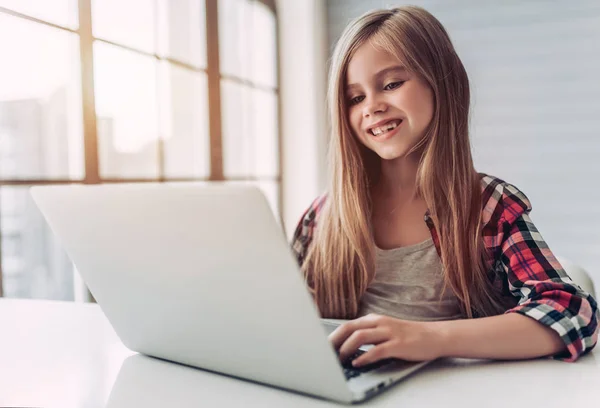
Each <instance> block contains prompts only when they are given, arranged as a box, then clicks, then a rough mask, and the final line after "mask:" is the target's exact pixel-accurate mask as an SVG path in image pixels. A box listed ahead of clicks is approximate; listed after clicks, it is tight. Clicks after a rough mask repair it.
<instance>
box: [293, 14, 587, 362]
mask: <svg viewBox="0 0 600 408" xmlns="http://www.w3.org/2000/svg"><path fill="white" fill-rule="evenodd" d="M329 103H330V115H331V124H332V137H331V142H330V150H329V152H330V157H329V160H330V164H331V182H330V186H329V188H328V191H327V193H326V194H325V195H324V196H322V197H319V198H317V199H316V200H315V201H314V202H313V203H312V205H311V206H310V207H309V208H308V210H307V211H306V212H305V214H304V215H303V217H302V220H301V221H300V224H299V225H298V227H297V229H296V232H295V234H294V240H293V242H292V248H293V251H294V253H295V255H296V257H297V259H298V262H299V264H300V265H301V268H302V271H303V273H304V276H305V278H306V282H307V285H308V287H309V288H310V290H311V292H312V294H313V296H314V299H315V302H316V304H317V306H318V308H319V310H320V312H321V315H322V316H323V317H330V318H342V319H354V320H351V321H349V322H347V323H345V324H343V325H342V326H340V327H339V328H338V329H337V330H336V331H334V332H333V333H332V334H331V335H330V340H331V341H332V343H333V345H334V346H335V347H336V348H337V349H338V350H339V353H340V358H341V359H345V358H347V357H349V356H350V355H352V354H353V353H354V352H355V351H356V350H357V349H358V348H359V347H360V346H361V345H363V344H374V345H375V346H374V347H373V348H371V349H370V350H369V351H367V352H366V353H365V354H363V355H362V356H360V357H359V358H357V359H355V360H354V362H353V364H354V365H355V366H362V365H365V364H369V363H372V362H375V361H377V360H380V359H384V358H389V357H396V358H401V359H405V360H431V359H435V358H438V357H446V356H447V357H468V358H469V357H470V358H492V359H525V358H533V357H541V356H550V355H552V356H554V357H556V358H560V359H563V360H567V361H575V360H576V359H577V358H578V357H579V356H581V355H582V354H584V353H586V352H588V351H589V350H591V349H592V348H593V347H594V346H595V344H596V341H597V337H598V325H597V319H598V315H597V313H598V312H597V305H596V301H595V300H594V299H593V298H592V297H591V296H590V295H589V294H588V293H585V292H584V291H583V290H582V289H581V288H580V287H579V286H577V285H576V284H575V283H574V282H573V281H572V280H571V279H570V278H569V277H568V276H567V274H566V273H565V271H564V270H563V268H562V267H561V265H560V264H559V263H558V261H557V260H556V258H555V257H554V255H553V254H552V252H551V251H550V250H549V249H548V246H547V245H546V243H545V242H544V240H543V239H542V237H541V235H540V234H539V232H538V231H537V229H536V227H535V226H534V225H533V223H532V222H531V219H530V218H529V212H530V210H531V205H530V203H529V200H528V199H527V197H526V196H525V195H524V194H523V193H522V192H521V191H520V190H519V189H517V188H516V187H515V186H513V185H511V184H508V183H506V182H504V181H502V180H500V179H498V178H495V177H492V176H488V175H485V174H478V173H477V172H476V171H475V169H474V167H473V160H472V156H471V150H470V146H469V137H468V113H469V82H468V78H467V74H466V72H465V69H464V67H463V65H462V63H461V61H460V59H459V57H458V56H457V55H456V52H455V51H454V48H453V46H452V43H451V41H450V39H449V37H448V34H447V33H446V31H445V30H444V28H443V27H442V25H441V24H440V22H439V21H438V20H437V19H436V18H435V17H433V16H432V15H431V14H429V13H428V12H427V11H425V10H423V9H421V8H418V7H402V8H395V9H391V10H378V11H373V12H370V13H367V14H365V15H363V16H362V17H360V18H358V19H357V20H355V21H354V22H352V23H351V24H350V25H349V26H348V27H347V28H346V30H345V31H344V33H343V34H342V37H341V39H340V40H339V42H338V44H337V46H336V49H335V51H334V55H333V60H332V66H331V72H330V78H329Z"/></svg>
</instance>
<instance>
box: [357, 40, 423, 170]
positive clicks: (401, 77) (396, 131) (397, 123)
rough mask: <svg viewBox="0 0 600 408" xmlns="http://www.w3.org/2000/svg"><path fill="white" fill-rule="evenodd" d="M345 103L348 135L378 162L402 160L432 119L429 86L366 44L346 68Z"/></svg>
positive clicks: (388, 55)
mask: <svg viewBox="0 0 600 408" xmlns="http://www.w3.org/2000/svg"><path fill="white" fill-rule="evenodd" d="M346 100H347V106H348V120H349V121H350V126H351V128H352V131H353V132H354V135H355V136H356V137H357V138H358V139H359V140H360V141H361V143H362V144H364V145H365V146H366V147H367V148H369V149H371V150H372V151H374V152H375V153H377V155H379V157H381V158H382V159H384V160H393V159H397V158H399V157H404V156H406V154H407V153H408V152H409V151H410V149H411V148H412V147H413V146H415V144H417V143H418V142H419V141H420V140H421V138H422V137H423V134H424V132H425V129H426V128H427V126H428V125H429V123H430V122H431V119H432V117H433V92H432V91H431V89H430V88H429V86H428V85H427V84H426V83H425V82H424V81H423V80H422V79H421V78H419V77H417V76H416V75H414V74H410V73H409V72H407V71H406V69H405V68H404V67H403V66H402V65H401V63H400V62H399V61H398V60H397V59H396V58H394V57H392V56H391V55H390V54H388V53H386V52H384V51H381V50H379V49H377V48H375V47H374V46H373V45H371V44H370V43H369V42H366V43H365V44H363V45H362V46H361V47H359V48H358V50H356V53H355V54H354V56H353V57H352V59H351V60H350V62H349V64H348V70H347V76H346Z"/></svg>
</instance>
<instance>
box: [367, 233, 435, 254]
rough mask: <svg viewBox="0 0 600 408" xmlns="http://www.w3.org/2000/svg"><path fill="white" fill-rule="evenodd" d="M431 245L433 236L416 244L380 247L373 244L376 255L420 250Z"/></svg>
mask: <svg viewBox="0 0 600 408" xmlns="http://www.w3.org/2000/svg"><path fill="white" fill-rule="evenodd" d="M431 246H433V238H431V237H429V238H427V239H426V240H425V241H423V242H419V243H418V244H413V245H407V246H402V247H397V248H390V249H382V248H379V247H378V246H377V245H375V252H376V253H377V255H387V254H408V253H412V252H417V251H421V250H423V249H426V248H429V247H431Z"/></svg>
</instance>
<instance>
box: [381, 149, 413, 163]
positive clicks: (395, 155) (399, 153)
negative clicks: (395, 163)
mask: <svg viewBox="0 0 600 408" xmlns="http://www.w3.org/2000/svg"><path fill="white" fill-rule="evenodd" d="M375 153H377V156H379V157H380V158H381V160H396V159H400V158H402V157H404V156H406V153H407V152H406V151H405V150H404V149H398V150H375Z"/></svg>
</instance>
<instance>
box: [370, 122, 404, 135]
mask: <svg viewBox="0 0 600 408" xmlns="http://www.w3.org/2000/svg"><path fill="white" fill-rule="evenodd" d="M400 122H401V121H399V120H393V121H391V122H388V123H386V124H385V125H383V126H379V127H376V128H373V129H371V133H373V135H375V136H378V135H380V134H382V133H385V132H388V131H390V130H392V129H395V128H396V126H398V125H399V124H400Z"/></svg>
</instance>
